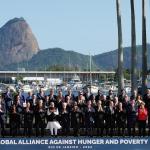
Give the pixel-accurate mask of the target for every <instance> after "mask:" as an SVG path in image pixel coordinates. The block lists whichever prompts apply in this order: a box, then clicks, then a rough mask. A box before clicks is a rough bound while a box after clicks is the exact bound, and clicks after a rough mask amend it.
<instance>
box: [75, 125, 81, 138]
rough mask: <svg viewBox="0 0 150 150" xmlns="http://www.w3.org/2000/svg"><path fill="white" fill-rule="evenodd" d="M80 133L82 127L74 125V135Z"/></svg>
mask: <svg viewBox="0 0 150 150" xmlns="http://www.w3.org/2000/svg"><path fill="white" fill-rule="evenodd" d="M79 134H80V127H79V126H78V125H77V126H74V127H73V135H74V136H79Z"/></svg>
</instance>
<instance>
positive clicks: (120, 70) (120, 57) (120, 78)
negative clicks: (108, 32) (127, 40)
mask: <svg viewBox="0 0 150 150" xmlns="http://www.w3.org/2000/svg"><path fill="white" fill-rule="evenodd" d="M116 10H117V25H118V94H120V93H121V89H123V88H124V76H123V47H122V44H123V41H122V23H121V10H120V0H116Z"/></svg>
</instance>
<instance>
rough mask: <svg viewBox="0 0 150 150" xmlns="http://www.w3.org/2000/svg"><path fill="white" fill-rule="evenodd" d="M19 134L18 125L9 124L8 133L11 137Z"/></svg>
mask: <svg viewBox="0 0 150 150" xmlns="http://www.w3.org/2000/svg"><path fill="white" fill-rule="evenodd" d="M19 134H20V127H18V126H17V127H14V126H11V127H10V135H11V136H12V137H15V136H18V135H19Z"/></svg>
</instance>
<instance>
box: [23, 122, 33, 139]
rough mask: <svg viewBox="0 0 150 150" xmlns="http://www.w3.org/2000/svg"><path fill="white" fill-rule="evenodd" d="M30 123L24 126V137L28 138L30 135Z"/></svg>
mask: <svg viewBox="0 0 150 150" xmlns="http://www.w3.org/2000/svg"><path fill="white" fill-rule="evenodd" d="M32 126H33V125H32V123H27V124H25V125H24V135H25V136H28V137H30V136H31V135H32Z"/></svg>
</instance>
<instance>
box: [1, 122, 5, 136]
mask: <svg viewBox="0 0 150 150" xmlns="http://www.w3.org/2000/svg"><path fill="white" fill-rule="evenodd" d="M0 127H1V128H0V130H1V136H2V137H4V134H5V133H4V132H5V130H4V122H3V121H1V122H0Z"/></svg>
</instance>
